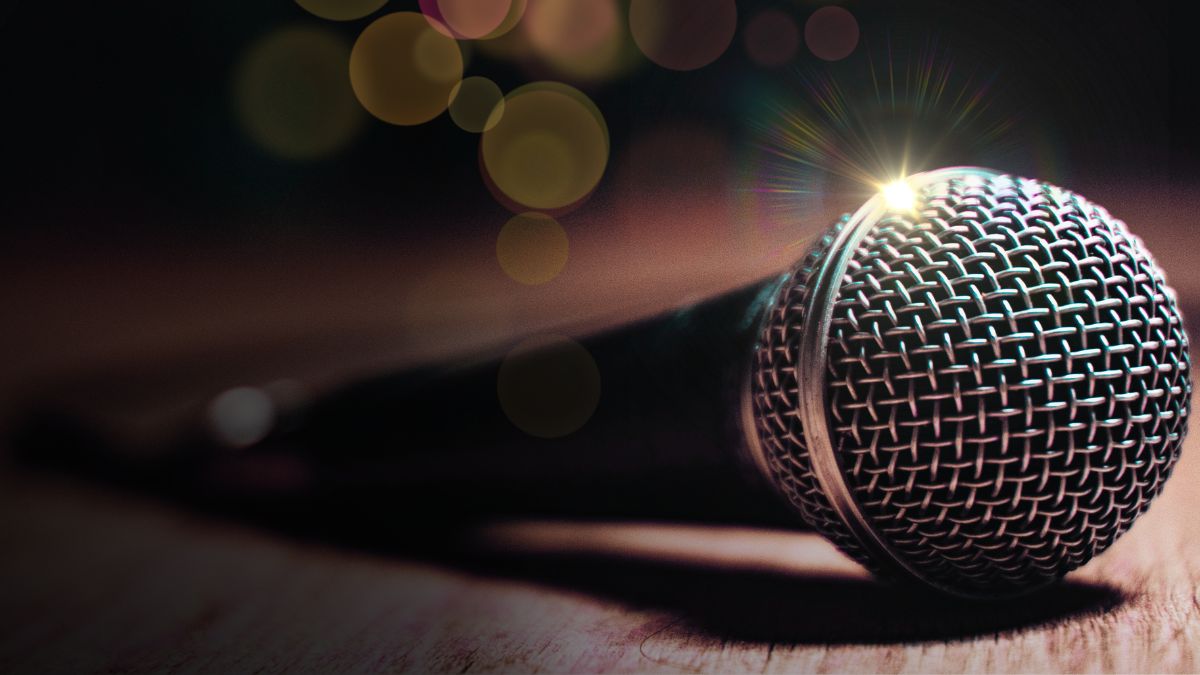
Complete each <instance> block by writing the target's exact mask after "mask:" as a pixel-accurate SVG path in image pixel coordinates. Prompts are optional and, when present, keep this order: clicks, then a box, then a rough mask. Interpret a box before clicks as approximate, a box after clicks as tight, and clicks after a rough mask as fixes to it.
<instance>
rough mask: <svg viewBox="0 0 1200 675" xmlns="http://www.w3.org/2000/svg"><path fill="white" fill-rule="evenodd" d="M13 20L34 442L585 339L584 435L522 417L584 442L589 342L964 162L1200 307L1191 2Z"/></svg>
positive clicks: (25, 374)
mask: <svg viewBox="0 0 1200 675" xmlns="http://www.w3.org/2000/svg"><path fill="white" fill-rule="evenodd" d="M0 21H2V23H0V30H2V31H3V36H2V39H0V50H3V58H2V59H0V70H2V73H3V74H2V77H3V82H4V83H5V92H6V97H5V99H6V105H5V107H4V112H3V116H4V129H5V130H6V132H7V133H6V135H5V142H4V156H5V158H6V159H7V161H8V162H9V167H10V170H9V171H8V172H6V174H7V177H6V178H5V181H4V183H3V191H4V196H3V199H2V200H0V228H2V235H0V236H3V240H4V245H3V246H0V258H2V260H0V268H2V269H3V270H4V274H5V276H6V283H5V284H3V287H2V289H0V311H2V312H3V316H4V317H5V326H4V330H3V331H0V348H2V349H3V353H4V354H5V355H6V358H4V359H3V361H0V425H3V427H4V428H5V429H10V428H12V427H14V426H15V425H18V422H19V421H21V420H22V419H24V416H25V415H27V414H28V413H30V412H31V411H36V410H38V409H40V408H42V407H45V406H46V405H52V406H53V407H55V408H57V409H65V410H67V411H68V412H70V413H71V414H79V415H82V416H84V417H89V418H94V419H96V420H99V422H100V424H101V426H105V427H107V428H109V429H111V430H114V433H118V434H119V436H120V443H126V442H133V443H134V444H137V443H141V444H142V445H144V446H147V447H150V446H153V445H155V444H161V443H163V442H164V439H167V440H173V437H171V436H170V434H171V433H174V429H176V428H177V427H178V426H179V425H180V423H181V422H180V420H184V419H188V418H189V416H190V417H195V415H196V411H197V410H199V411H201V412H202V413H203V414H206V415H208V418H207V420H208V421H207V424H208V425H209V426H210V427H211V428H210V429H209V431H210V432H211V433H213V434H215V435H216V436H218V437H219V438H220V439H223V440H224V441H226V442H227V443H228V444H230V445H234V446H238V445H247V444H250V443H253V442H255V441H256V440H257V439H258V438H259V437H260V436H261V435H262V434H263V433H265V429H267V428H269V425H270V424H271V423H274V422H277V421H278V420H277V419H276V417H278V415H279V414H281V410H280V408H281V406H283V403H281V401H282V402H284V403H286V402H287V401H307V400H309V399H310V398H311V397H312V396H315V395H318V394H320V393H321V392H323V391H326V390H328V389H329V388H331V387H335V386H338V385H340V384H342V383H346V382H353V381H355V380H356V379H358V378H362V377H367V376H371V375H375V374H379V373H383V372H389V371H393V370H399V369H405V368H411V367H414V366H419V365H422V364H428V363H434V362H441V361H445V360H447V359H450V360H453V359H461V358H464V355H471V354H494V355H497V356H503V355H504V354H508V355H509V356H513V357H514V358H515V356H514V355H517V356H519V354H520V353H521V350H522V349H525V350H528V349H529V345H530V344H532V343H530V342H529V341H530V340H532V341H533V343H537V341H539V340H541V341H545V340H551V341H555V340H557V341H559V342H557V343H555V344H559V346H560V347H561V348H562V349H563V350H566V351H565V352H564V354H566V356H564V357H563V358H565V359H566V363H567V366H568V368H567V370H565V371H562V372H563V373H567V375H562V376H561V377H559V379H558V380H556V381H554V382H550V381H549V380H547V381H546V382H536V383H534V384H533V385H531V386H533V387H534V388H537V389H539V390H540V391H542V392H543V394H542V395H543V399H547V397H548V400H552V401H559V402H560V403H562V405H561V406H560V408H561V409H560V410H557V412H554V413H553V415H556V416H557V419H555V420H553V421H552V422H551V423H547V422H546V421H545V420H533V421H530V420H529V419H520V418H521V415H522V414H523V413H521V411H520V408H521V405H522V403H521V402H520V401H514V400H509V401H505V400H503V399H504V397H505V395H506V394H505V393H504V386H503V383H501V387H500V392H499V396H500V398H501V400H500V401H499V403H500V408H502V409H503V412H504V414H505V416H506V417H507V418H508V420H509V421H511V422H512V425H513V427H515V428H517V429H520V430H521V431H522V432H525V434H526V437H562V436H568V435H570V434H572V433H573V432H574V431H576V430H577V429H578V428H580V427H582V426H583V425H584V424H586V422H587V421H588V419H589V417H590V416H591V414H592V412H593V410H594V409H595V408H596V406H597V400H598V398H599V396H600V394H599V391H600V389H601V387H600V385H599V384H598V383H599V382H602V381H603V380H604V379H605V375H604V373H602V372H597V367H596V365H595V360H594V358H593V356H594V355H591V354H589V353H588V351H587V349H585V348H583V347H580V346H579V344H578V343H577V342H576V340H578V339H581V338H582V336H585V335H587V334H589V333H591V332H593V331H596V330H598V329H600V328H604V327H613V326H618V325H621V324H625V323H628V322H630V321H632V320H634V319H636V318H640V317H646V316H650V315H652V314H655V313H656V312H661V311H663V310H665V309H668V308H671V307H675V306H678V305H681V304H684V303H687V302H691V301H694V300H697V299H701V298H704V297H707V296H709V295H713V294H716V293H718V292H721V291H724V290H727V289H730V288H733V287H736V286H738V285H740V284H743V283H746V282H749V281H752V280H755V279H759V278H761V277H764V276H766V275H768V274H771V273H774V272H777V271H779V270H781V269H784V268H786V267H787V266H788V265H789V264H790V263H791V262H793V261H794V260H795V259H796V258H797V257H798V256H799V255H800V253H801V252H802V251H803V250H804V245H805V243H806V241H807V240H808V238H809V237H811V236H812V235H813V234H814V233H816V232H818V231H820V230H821V229H822V228H824V227H825V226H826V225H827V224H829V223H830V222H832V220H833V219H835V218H836V217H837V216H838V215H840V214H841V213H843V212H846V211H852V210H854V209H855V208H857V206H858V205H859V204H861V203H862V202H863V201H864V200H865V199H866V198H867V197H869V196H870V195H871V194H873V193H874V192H876V191H877V190H878V189H879V187H880V186H881V185H882V184H884V183H887V182H888V181H891V180H894V179H897V178H900V177H902V176H904V175H907V174H911V173H914V172H918V171H923V170H929V169H934V168H938V167H942V166H949V165H964V164H969V165H980V166H987V167H994V168H998V169H1002V170H1004V171H1008V172H1012V173H1016V174H1020V175H1024V176H1030V177H1036V178H1040V179H1043V180H1046V181H1050V182H1053V183H1057V184H1060V185H1063V186H1065V187H1068V188H1070V189H1074V190H1076V191H1078V192H1080V193H1082V194H1084V195H1086V196H1088V197H1090V198H1092V199H1093V200H1095V201H1097V202H1098V203H1101V204H1103V205H1105V206H1107V207H1108V208H1109V209H1110V210H1111V211H1112V212H1113V213H1114V214H1116V215H1117V216H1118V217H1122V218H1124V219H1125V220H1127V221H1128V222H1129V223H1130V225H1131V226H1132V227H1133V229H1134V231H1135V232H1137V233H1138V234H1140V235H1142V236H1143V237H1144V238H1145V239H1146V240H1147V242H1148V245H1149V247H1150V249H1151V250H1152V251H1154V252H1155V253H1156V254H1157V255H1159V256H1160V257H1161V263H1162V264H1163V266H1164V267H1165V269H1166V271H1167V273H1168V275H1169V277H1170V278H1171V280H1172V281H1173V282H1174V284H1175V285H1176V287H1177V289H1178V290H1179V292H1180V295H1181V300H1182V302H1183V304H1184V305H1185V308H1186V307H1187V306H1189V305H1190V304H1191V303H1192V302H1193V298H1197V297H1200V274H1196V273H1195V265H1194V264H1192V262H1191V260H1190V255H1191V244H1192V242H1193V241H1194V237H1193V233H1192V227H1191V223H1192V222H1193V220H1194V218H1193V216H1192V215H1191V214H1190V213H1189V212H1187V210H1186V209H1187V208H1188V206H1187V205H1188V204H1190V203H1191V202H1192V200H1193V199H1194V197H1195V195H1196V191H1195V188H1194V180H1193V178H1194V176H1195V175H1196V166H1197V165H1196V156H1195V154H1194V153H1193V152H1192V147H1193V144H1192V143H1191V142H1190V141H1192V140H1194V137H1195V130H1194V125H1192V124H1191V123H1190V122H1191V118H1190V115H1187V114H1185V112H1186V110H1187V104H1186V99H1187V94H1189V93H1190V92H1191V91H1192V80H1194V72H1195V68H1194V63H1193V61H1194V59H1191V60H1185V59H1184V58H1183V57H1182V53H1183V50H1184V48H1185V47H1186V40H1185V38H1184V36H1182V35H1181V34H1180V31H1179V30H1178V29H1177V28H1175V27H1177V26H1178V25H1179V23H1178V21H1179V17H1178V16H1174V15H1173V14H1172V9H1171V7H1170V6H1169V4H1168V3H1124V4H1119V5H1111V6H1110V5H1107V4H1105V5H1101V4H1097V3H1090V2H1054V3H1045V2H1032V1H1028V2H1020V1H1014V2H990V3H986V4H976V3H969V4H968V3H958V2H943V1H913V2H904V3H896V2H866V1H862V2H840V3H829V2H813V1H809V0H786V1H785V0H773V1H765V0H764V1H761V2H754V1H749V0H744V1H741V2H734V1H733V0H703V1H696V0H690V1H685V0H654V1H651V0H421V1H420V2H416V1H411V2H401V1H400V0H391V1H387V0H296V2H283V1H281V2H275V3H253V6H251V5H247V4H245V3H219V2H218V3H202V4H194V3H191V4H189V3H184V4H180V3H121V4H120V6H108V5H98V4H96V3H21V4H18V5H14V6H12V7H10V8H7V9H5V10H4V12H3V18H2V20H0ZM1173 29H1174V30H1173ZM548 335H549V336H557V337H547V336H548ZM523 341H524V342H523ZM511 350H515V351H511ZM560 375H561V373H560ZM542 376H545V373H543V374H542ZM543 379H545V378H544V377H543ZM489 386H490V385H489ZM519 388H520V387H518V389H519ZM510 389H511V387H510ZM226 394H228V396H226ZM512 396H518V397H519V393H518V394H512ZM564 397H565V398H564ZM563 401H566V402H565V403H564V402H563ZM544 402H545V401H544V400H543V403H544ZM526 403H528V402H526ZM535 403H536V402H535ZM285 407H286V406H285ZM284 412H286V411H284ZM385 412H386V413H387V414H393V413H394V411H385ZM526 417H528V415H526Z"/></svg>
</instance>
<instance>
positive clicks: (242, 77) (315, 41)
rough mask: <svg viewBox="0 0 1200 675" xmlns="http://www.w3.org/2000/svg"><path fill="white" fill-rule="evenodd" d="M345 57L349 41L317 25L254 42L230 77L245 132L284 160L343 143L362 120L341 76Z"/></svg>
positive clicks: (313, 155) (316, 153) (325, 151)
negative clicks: (232, 76)
mask: <svg viewBox="0 0 1200 675" xmlns="http://www.w3.org/2000/svg"><path fill="white" fill-rule="evenodd" d="M349 57H350V47H349V45H347V44H346V43H345V41H343V40H342V38H341V37H340V36H339V35H337V34H336V33H333V32H331V31H327V30H325V29H322V28H311V27H296V28H284V29H282V30H279V31H276V32H274V33H271V34H269V35H267V36H266V37H264V38H262V39H261V40H259V41H258V42H257V43H255V44H254V45H253V46H252V47H251V48H250V49H249V51H248V52H247V53H246V55H245V57H244V58H243V59H242V61H241V63H240V64H239V66H238V68H237V70H236V71H235V73H234V78H233V79H234V82H233V90H234V91H233V98H234V106H235V112H236V114H237V117H238V121H239V122H241V125H242V127H243V129H244V130H245V131H246V134H247V135H248V136H250V138H252V139H253V140H254V141H255V142H256V143H258V144H259V145H260V146H262V147H263V148H264V149H265V150H267V151H268V152H270V153H272V154H274V155H277V156H279V157H284V158H287V159H314V158H318V157H323V156H326V155H328V154H330V153H332V152H334V151H336V150H339V149H341V148H342V147H344V146H345V145H346V144H347V143H349V142H350V141H351V140H352V139H353V138H354V136H355V135H356V134H357V132H358V131H359V130H360V129H361V128H362V123H363V121H364V115H363V113H362V109H361V108H360V107H359V105H358V103H357V102H356V101H355V100H354V92H353V91H352V90H351V88H350V80H349V78H348V77H347V75H346V61H347V60H348V59H349Z"/></svg>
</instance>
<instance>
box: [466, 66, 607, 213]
mask: <svg viewBox="0 0 1200 675" xmlns="http://www.w3.org/2000/svg"><path fill="white" fill-rule="evenodd" d="M608 151H609V143H608V126H607V125H606V124H605V123H604V117H603V115H601V114H600V110H599V109H598V108H597V107H596V105H595V104H594V103H592V101H591V99H589V98H588V97H587V96H586V95H585V94H584V93H583V92H581V91H579V90H578V89H575V88H574V87H570V86H568V85H565V84H562V83H559V82H534V83H532V84H527V85H525V86H523V87H519V88H517V89H515V90H513V91H512V92H511V93H510V94H509V95H508V96H507V97H505V101H504V116H503V117H502V118H501V119H500V121H499V123H497V124H496V126H494V127H492V128H491V129H489V130H487V131H485V132H484V133H483V140H482V143H481V146H480V154H481V156H482V162H483V169H484V171H486V172H487V175H488V177H489V178H490V179H491V181H492V183H493V184H494V185H495V186H496V188H497V189H498V190H500V192H502V193H503V194H504V195H505V196H506V197H508V198H509V199H511V200H512V201H514V202H516V203H517V204H521V205H523V206H525V207H527V208H529V209H533V210H553V209H557V208H561V207H564V206H568V205H570V204H573V203H575V202H577V201H579V200H581V199H583V198H584V197H586V196H587V195H588V194H590V193H591V191H592V190H593V189H595V187H596V185H597V184H598V183H599V182H600V178H601V177H602V176H603V175H604V169H605V167H606V166H607V165H608Z"/></svg>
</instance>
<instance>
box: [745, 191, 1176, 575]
mask: <svg viewBox="0 0 1200 675" xmlns="http://www.w3.org/2000/svg"><path fill="white" fill-rule="evenodd" d="M972 178H973V179H972V180H969V181H968V180H963V179H961V178H951V179H947V180H945V181H942V182H939V183H935V184H933V185H931V186H928V187H926V188H925V189H924V191H923V192H922V193H921V194H920V195H919V206H918V208H917V211H916V215H911V216H909V215H896V214H893V215H889V216H886V217H884V218H882V219H880V220H879V221H878V222H877V223H874V224H873V225H872V226H871V229H870V231H869V232H868V233H867V234H866V237H865V239H863V240H862V241H861V243H860V244H859V246H858V247H857V248H856V250H855V251H854V254H853V257H852V259H851V260H850V263H849V267H848V269H847V272H846V275H845V276H844V278H843V279H842V282H841V286H840V289H839V290H838V300H837V302H836V304H835V307H834V313H833V320H832V323H831V325H830V329H829V335H828V358H827V367H828V379H827V383H826V385H827V395H828V402H829V408H828V414H829V419H830V423H831V425H832V429H831V430H830V431H831V435H832V438H833V444H834V449H835V452H836V453H837V456H838V462H839V465H840V466H841V470H842V475H843V477H844V479H845V481H846V483H847V485H848V486H849V487H850V489H851V491H852V493H853V495H854V499H855V501H856V502H857V504H858V506H859V508H860V509H861V510H862V512H863V513H864V515H865V516H866V518H867V519H868V521H869V523H870V526H871V528H872V529H873V530H874V531H875V532H876V533H877V534H878V535H879V536H880V538H881V539H882V540H883V542H884V543H885V544H886V546H887V548H888V549H890V551H891V552H892V554H893V555H894V556H896V557H897V558H898V559H901V560H903V561H904V562H905V564H906V565H907V566H908V567H909V568H910V569H912V570H914V571H915V572H916V573H917V574H918V575H919V576H921V577H923V578H924V579H925V580H926V581H929V582H931V583H933V584H935V585H938V586H941V587H943V588H946V589H949V590H954V591H958V592H962V593H966V594H973V595H989V594H997V593H1007V592H1012V591H1016V590H1021V589H1026V588H1030V587H1035V586H1038V585H1042V584H1043V583H1045V582H1048V581H1051V580H1053V579H1056V578H1058V577H1060V576H1062V575H1063V574H1065V573H1066V572H1068V571H1069V570H1071V569H1074V568H1075V567H1077V566H1079V565H1081V564H1083V563H1084V562H1086V561H1087V560H1089V559H1090V558H1091V557H1092V556H1094V555H1096V554H1097V553H1099V552H1100V551H1103V550H1104V549H1105V548H1107V547H1108V546H1109V545H1110V544H1111V543H1112V542H1113V541H1114V540H1115V539H1116V537H1117V536H1119V535H1120V534H1121V533H1122V532H1124V531H1125V530H1126V529H1127V528H1128V527H1129V526H1130V524H1132V522H1133V520H1134V519H1135V518H1136V517H1137V516H1138V515H1139V514H1140V513H1142V511H1144V510H1145V509H1146V507H1147V506H1148V505H1149V503H1150V501H1151V500H1152V499H1153V498H1154V497H1155V496H1156V495H1157V494H1158V493H1159V491H1160V490H1161V489H1162V486H1163V483H1164V481H1165V480H1166V478H1167V477H1168V475H1169V474H1170V472H1171V469H1172V467H1173V466H1174V464H1175V461H1176V460H1177V459H1178V456H1179V451H1180V447H1181V445H1182V441H1183V436H1184V433H1185V430H1186V418H1187V415H1188V412H1189V401H1190V391H1191V385H1190V380H1189V360H1188V354H1187V339H1186V336H1185V335H1184V332H1183V327H1182V324H1181V320H1180V316H1179V314H1178V311H1177V309H1176V307H1175V303H1174V298H1173V295H1172V293H1171V291H1170V290H1169V289H1168V288H1167V287H1166V285H1165V282H1164V280H1163V277H1162V274H1161V272H1160V271H1159V269H1158V268H1157V266H1156V265H1155V263H1154V261H1153V259H1152V258H1151V257H1150V256H1149V254H1148V253H1147V252H1146V251H1145V249H1144V248H1143V246H1142V244H1141V242H1140V240H1138V239H1137V238H1136V237H1134V236H1132V235H1131V234H1130V233H1129V232H1128V230H1127V229H1126V227H1125V225H1124V223H1122V222H1121V221H1119V220H1116V219H1114V218H1112V217H1111V216H1110V215H1109V214H1108V213H1107V212H1106V211H1105V210H1104V209H1102V208H1101V207H1098V206H1096V205H1094V204H1091V203H1090V202H1088V201H1087V200H1085V199H1083V198H1081V197H1079V196H1077V195H1074V194H1072V193H1069V192H1067V191H1064V190H1061V189H1058V188H1055V187H1052V186H1048V185H1045V184H1041V183H1036V182H1033V181H1026V180H1022V179H1013V178H1010V177H1004V176H1000V177H992V178H988V179H980V178H978V177H972ZM826 246H828V244H826ZM818 248H819V247H818ZM814 255H818V256H819V255H821V253H820V252H817V253H815V254H814ZM812 267H813V263H812V261H811V260H807V259H806V262H805V263H801V265H800V266H799V268H798V270H797V277H800V276H801V275H811V273H812V271H811V270H812ZM805 270H807V271H805ZM806 284H807V285H811V281H808V277H807V276H805V281H804V282H801V281H799V280H798V281H797V283H795V284H793V285H792V286H793V287H792V288H786V289H784V290H783V291H782V294H783V295H782V297H781V298H780V302H779V306H778V307H777V308H776V309H775V312H774V314H773V315H772V316H771V317H770V318H769V320H768V322H767V326H766V328H765V331H764V334H763V338H762V342H761V345H760V348H759V349H758V351H757V354H756V370H755V374H754V377H753V382H752V395H753V401H752V402H753V405H754V409H755V413H756V420H757V424H758V431H759V436H760V441H761V442H762V443H763V446H764V449H765V450H766V455H767V456H768V461H769V463H770V464H771V465H772V469H773V471H774V473H775V477H776V481H777V482H780V483H781V484H782V485H783V486H784V492H785V493H786V494H787V495H788V496H789V498H790V499H791V501H792V502H793V504H794V505H796V506H797V508H798V509H799V510H800V512H801V514H802V515H803V516H804V517H805V518H806V519H807V520H809V522H811V523H812V524H813V525H814V526H815V527H817V528H818V529H820V530H821V531H823V532H826V533H829V534H830V535H831V538H832V539H833V540H834V541H835V543H837V544H838V545H839V546H841V547H842V548H843V549H844V550H846V551H847V552H848V553H850V554H851V555H853V556H855V557H857V558H859V559H860V560H863V561H864V562H866V563H867V564H868V566H871V567H875V566H876V565H874V564H873V562H872V561H868V560H865V559H864V558H865V556H864V555H863V553H862V550H861V549H860V548H859V547H858V546H857V545H856V543H855V542H853V541H848V540H849V539H852V537H850V536H849V535H848V532H847V530H846V527H845V525H844V524H843V523H841V522H840V520H839V518H838V516H837V514H836V513H834V512H833V511H832V510H831V509H830V507H829V505H828V502H827V501H826V500H825V499H824V497H823V496H822V494H821V491H820V489H819V486H818V485H817V484H816V482H815V480H814V479H813V477H812V473H811V468H810V466H809V457H808V454H807V452H806V450H805V444H804V434H803V430H802V429H800V428H799V424H798V422H797V421H795V420H794V415H790V413H791V412H793V411H794V410H795V407H794V398H795V396H796V393H795V392H796V391H797V390H798V389H800V388H799V387H797V386H796V385H797V383H796V379H795V374H794V368H793V364H792V363H790V362H789V360H788V359H789V356H788V355H789V354H790V353H792V352H794V351H795V349H794V348H795V345H796V344H797V342H796V341H797V340H799V339H800V336H799V335H796V334H795V332H796V331H797V330H799V327H800V324H801V319H802V316H803V315H802V312H803V297H802V296H803V294H804V288H805V287H806ZM789 397H791V398H790V399H789Z"/></svg>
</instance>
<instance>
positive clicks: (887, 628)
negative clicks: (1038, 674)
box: [437, 533, 1125, 645]
mask: <svg viewBox="0 0 1200 675" xmlns="http://www.w3.org/2000/svg"><path fill="white" fill-rule="evenodd" d="M774 536H778V537H794V538H797V539H798V540H799V542H800V544H799V546H800V548H804V547H805V546H807V545H809V544H810V543H811V544H814V545H816V546H819V547H825V548H828V546H827V545H826V544H825V542H824V541H823V540H821V539H820V537H819V536H818V535H816V534H811V533H777V534H775V535H774ZM819 557H820V556H819ZM826 557H827V556H826ZM437 561H438V562H440V563H442V564H448V565H451V566H453V567H455V568H457V569H459V570H461V571H464V572H468V573H471V574H474V575H480V576H488V577H500V578H506V579H515V580H520V581H523V582H533V583H537V584H542V585H545V586H548V587H552V588H556V589H560V590H567V591H572V592H583V593H587V594H589V595H593V596H596V597H600V598H604V599H608V600H612V601H616V602H619V603H622V604H624V605H627V606H630V607H634V608H638V609H643V610H653V611H661V612H666V613H668V614H672V615H675V616H676V617H677V619H678V620H677V621H675V622H673V623H672V624H671V625H670V627H669V628H668V629H666V631H667V633H668V634H675V635H680V636H684V635H693V636H694V635H695V634H697V633H699V634H702V635H708V636H711V637H715V638H718V639H722V640H737V641H749V642H770V643H791V644H826V645H828V644H889V643H903V642H919V641H946V640H957V639H968V638H973V637H978V636H983V635H991V634H997V633H1005V632H1010V631H1018V630H1025V629H1030V628H1033V627H1037V626H1042V625H1047V624H1051V623H1055V622H1059V621H1064V620H1067V619H1071V618H1078V617H1081V616H1087V615H1092V614H1098V613H1104V612H1108V611H1110V610H1112V609H1113V608H1115V607H1117V606H1118V605H1120V604H1121V603H1122V602H1123V601H1124V600H1125V597H1124V596H1123V595H1122V594H1121V593H1120V592H1119V591H1118V590H1116V589H1115V588H1112V587H1109V586H1106V585H1102V584H1095V583H1089V582H1084V581H1077V580H1064V581H1062V582H1059V583H1057V584H1054V585H1052V586H1050V587H1047V588H1044V589H1042V590H1039V591H1036V592H1033V593H1030V594H1026V595H1023V596H1020V597H1017V598H1012V599H1003V600H971V599H963V598H955V597H950V596H946V595H943V594H940V593H936V592H934V591H931V590H927V589H919V588H912V587H901V586H895V585H889V584H886V583H883V582H881V581H878V580H876V579H874V578H872V577H870V576H868V575H867V574H866V573H865V571H862V572H860V571H857V570H856V569H855V568H854V567H851V563H849V561H848V560H842V561H841V562H840V563H838V564H837V565H834V566H833V567H834V569H830V566H829V565H828V564H827V561H826V560H824V559H819V560H815V561H805V560H802V559H801V560H795V559H794V556H793V560H792V564H790V565H788V568H787V569H761V568H759V569H752V568H751V569H748V568H745V567H739V566H738V565H736V564H729V561H728V560H727V559H726V560H722V561H713V560H707V561H706V560H704V559H702V558H701V559H696V558H692V559H687V560H685V559H680V558H679V557H678V556H675V557H674V559H672V556H671V555H670V554H669V553H668V554H667V555H663V552H662V551H661V550H660V551H658V552H656V553H647V554H639V553H638V552H636V551H634V552H630V551H623V552H620V553H617V554H614V553H613V552H610V551H594V550H593V551H582V552H581V551H563V550H552V549H542V550H539V551H537V552H529V551H518V552H512V551H508V552H501V553H500V554H499V555H497V554H496V553H494V552H493V553H489V554H485V555H480V554H478V553H474V554H457V555H452V556H449V557H446V556H441V557H440V558H439V559H438V560H437Z"/></svg>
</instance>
